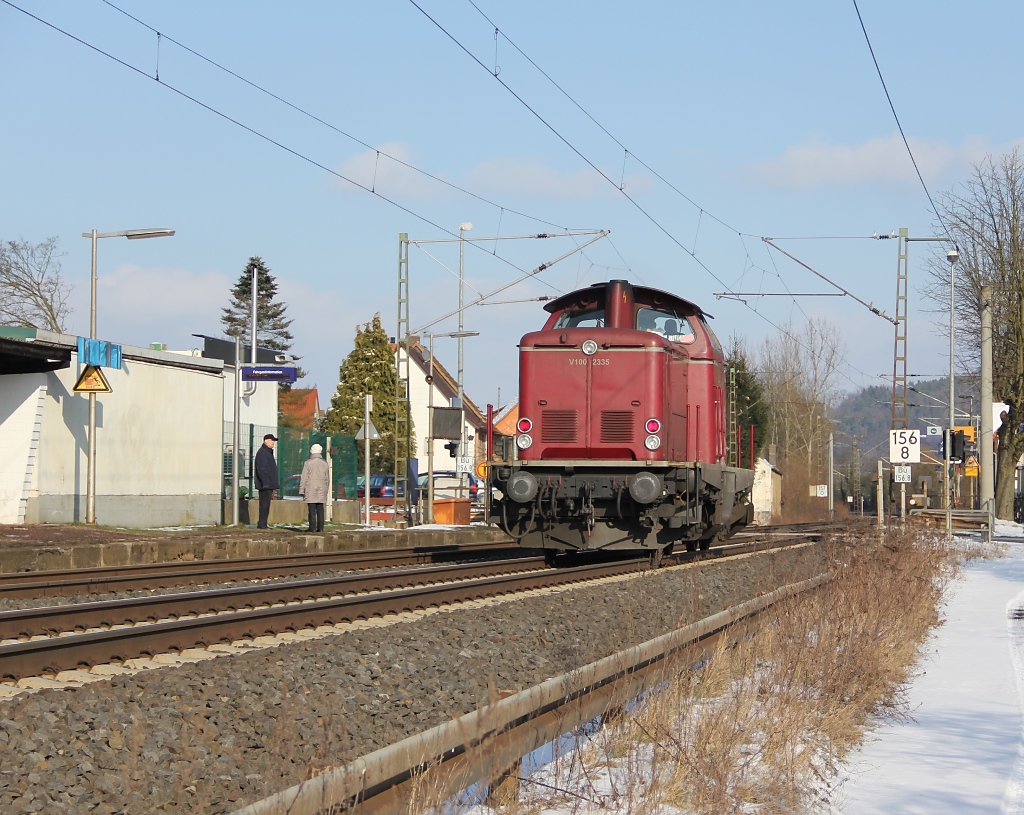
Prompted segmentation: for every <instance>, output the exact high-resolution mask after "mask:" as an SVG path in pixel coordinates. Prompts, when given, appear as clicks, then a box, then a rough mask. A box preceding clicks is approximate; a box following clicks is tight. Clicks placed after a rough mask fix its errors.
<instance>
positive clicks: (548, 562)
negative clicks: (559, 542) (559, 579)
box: [544, 549, 558, 569]
mask: <svg viewBox="0 0 1024 815" xmlns="http://www.w3.org/2000/svg"><path fill="white" fill-rule="evenodd" d="M557 556H558V550H557V549H545V550H544V565H545V566H547V567H548V568H549V569H553V568H554V567H555V558H556V557H557Z"/></svg>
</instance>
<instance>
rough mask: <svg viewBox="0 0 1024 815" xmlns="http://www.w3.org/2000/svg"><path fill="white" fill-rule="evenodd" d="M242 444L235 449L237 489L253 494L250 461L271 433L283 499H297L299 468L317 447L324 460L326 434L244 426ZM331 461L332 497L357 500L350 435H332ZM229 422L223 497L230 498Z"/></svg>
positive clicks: (353, 451) (288, 428) (353, 446)
mask: <svg viewBox="0 0 1024 815" xmlns="http://www.w3.org/2000/svg"><path fill="white" fill-rule="evenodd" d="M240 429H241V444H240V445H239V450H238V471H239V476H238V482H239V490H240V492H241V493H242V494H244V495H253V494H254V493H253V484H252V461H253V456H254V455H255V453H256V451H258V450H259V449H260V446H261V445H262V444H263V437H264V436H265V435H266V434H267V433H273V434H274V435H275V436H277V437H278V442H277V445H276V446H275V449H274V457H275V458H276V459H277V472H278V480H279V481H280V482H281V491H280V493H279V494H280V496H281V497H282V498H297V497H299V480H300V477H301V475H302V465H303V464H305V463H306V459H308V458H309V448H310V447H312V446H313V445H314V444H319V445H320V446H321V447H323V448H324V453H323V455H324V458H327V435H328V434H326V433H313V432H310V431H309V430H296V429H294V428H290V427H282V428H278V427H270V426H264V425H254V424H243V425H242V426H241V428H240ZM330 436H331V460H332V472H333V476H334V484H333V495H334V497H335V498H336V499H339V498H355V497H356V440H355V438H354V437H353V436H344V435H342V434H340V433H331V434H330ZM231 448H232V438H231V422H225V423H224V456H223V461H224V467H223V470H224V472H223V476H224V479H223V480H224V493H223V494H224V497H225V498H228V497H230V496H231Z"/></svg>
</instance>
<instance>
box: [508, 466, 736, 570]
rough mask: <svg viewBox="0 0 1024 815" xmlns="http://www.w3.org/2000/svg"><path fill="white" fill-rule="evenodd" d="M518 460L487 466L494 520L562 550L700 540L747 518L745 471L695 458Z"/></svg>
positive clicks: (524, 540)
mask: <svg viewBox="0 0 1024 815" xmlns="http://www.w3.org/2000/svg"><path fill="white" fill-rule="evenodd" d="M623 464H624V462H622V461H616V460H609V461H588V462H585V463H584V462H580V461H544V462H535V461H528V460H527V461H518V462H514V463H512V464H510V465H508V466H498V467H495V468H494V469H493V470H492V475H491V477H492V484H493V485H494V486H495V488H496V489H498V490H499V491H500V492H501V493H502V498H501V500H500V501H498V502H496V510H497V513H498V518H497V520H498V523H499V524H500V525H501V526H502V527H503V528H504V529H505V531H506V532H507V533H508V534H509V535H510V536H512V537H514V538H516V539H518V540H519V541H520V543H521V545H523V546H528V547H537V548H545V549H557V550H567V551H583V550H597V549H638V548H640V549H662V548H664V547H666V546H668V545H670V544H673V543H676V542H683V543H687V544H692V545H693V546H696V545H702V546H706V545H707V544H708V543H709V542H710V541H711V540H713V539H715V538H718V537H725V536H727V535H728V534H730V533H731V532H732V531H733V530H734V529H735V528H736V527H737V526H743V525H745V524H746V523H747V522H748V521H749V519H750V518H749V502H748V501H747V498H748V496H749V493H750V489H751V487H752V485H753V473H752V472H751V471H750V470H744V469H740V468H736V467H725V466H723V465H714V464H701V463H697V462H671V461H669V462H665V461H644V462H635V463H633V466H629V467H624V466H623ZM691 548H693V547H691Z"/></svg>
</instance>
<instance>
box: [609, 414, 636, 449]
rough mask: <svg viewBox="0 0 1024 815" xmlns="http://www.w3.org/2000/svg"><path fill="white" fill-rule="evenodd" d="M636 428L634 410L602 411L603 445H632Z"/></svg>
mask: <svg viewBox="0 0 1024 815" xmlns="http://www.w3.org/2000/svg"><path fill="white" fill-rule="evenodd" d="M635 427H636V420H635V417H634V415H633V411H632V410H602V411H601V444H631V443H632V442H633V430H634V428H635Z"/></svg>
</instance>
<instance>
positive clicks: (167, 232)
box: [124, 229, 174, 241]
mask: <svg viewBox="0 0 1024 815" xmlns="http://www.w3.org/2000/svg"><path fill="white" fill-rule="evenodd" d="M173 235H174V230H173V229H129V230H127V231H126V232H125V233H124V236H125V237H126V238H127V239H128V240H130V241H137V240H141V239H142V238H170V237H171V236H173Z"/></svg>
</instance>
